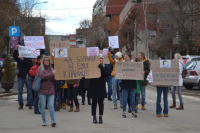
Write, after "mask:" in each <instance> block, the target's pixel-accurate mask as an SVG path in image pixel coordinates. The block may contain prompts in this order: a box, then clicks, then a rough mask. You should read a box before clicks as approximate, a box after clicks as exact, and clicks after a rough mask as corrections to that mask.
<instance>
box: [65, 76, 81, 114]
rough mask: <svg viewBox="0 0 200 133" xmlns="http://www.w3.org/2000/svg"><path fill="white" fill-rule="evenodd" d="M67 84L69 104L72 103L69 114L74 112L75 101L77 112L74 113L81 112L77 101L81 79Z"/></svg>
mask: <svg viewBox="0 0 200 133" xmlns="http://www.w3.org/2000/svg"><path fill="white" fill-rule="evenodd" d="M66 83H67V86H68V93H69V103H70V109H69V110H68V112H72V111H73V101H74V103H75V105H76V110H75V111H74V112H80V108H79V102H78V99H77V91H78V86H79V83H80V80H79V79H75V80H67V81H66Z"/></svg>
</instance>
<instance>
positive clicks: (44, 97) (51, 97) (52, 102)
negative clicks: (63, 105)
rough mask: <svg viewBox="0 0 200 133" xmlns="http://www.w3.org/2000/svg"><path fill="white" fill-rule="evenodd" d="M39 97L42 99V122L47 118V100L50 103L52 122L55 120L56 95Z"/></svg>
mask: <svg viewBox="0 0 200 133" xmlns="http://www.w3.org/2000/svg"><path fill="white" fill-rule="evenodd" d="M38 96H39V99H40V111H41V116H42V120H46V117H45V106H46V99H47V102H48V107H49V113H50V116H51V120H54V95H43V94H38Z"/></svg>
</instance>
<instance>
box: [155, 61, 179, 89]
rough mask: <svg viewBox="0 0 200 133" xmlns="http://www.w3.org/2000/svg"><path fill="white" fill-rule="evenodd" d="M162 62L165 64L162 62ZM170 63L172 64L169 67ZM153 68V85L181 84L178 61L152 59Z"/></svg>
mask: <svg viewBox="0 0 200 133" xmlns="http://www.w3.org/2000/svg"><path fill="white" fill-rule="evenodd" d="M165 61H167V62H165ZM161 62H162V63H164V64H162V63H161ZM167 64H168V65H167ZM165 65H167V66H165ZM169 65H170V66H171V67H170V68H169ZM151 70H152V78H153V82H152V83H151V84H152V85H179V63H178V61H176V60H172V61H171V60H152V61H151Z"/></svg>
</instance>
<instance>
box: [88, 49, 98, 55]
mask: <svg viewBox="0 0 200 133" xmlns="http://www.w3.org/2000/svg"><path fill="white" fill-rule="evenodd" d="M87 56H99V48H98V47H88V48H87Z"/></svg>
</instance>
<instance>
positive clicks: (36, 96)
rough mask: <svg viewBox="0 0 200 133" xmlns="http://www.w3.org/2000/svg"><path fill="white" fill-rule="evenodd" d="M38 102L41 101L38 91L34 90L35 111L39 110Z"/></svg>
mask: <svg viewBox="0 0 200 133" xmlns="http://www.w3.org/2000/svg"><path fill="white" fill-rule="evenodd" d="M38 102H39V97H38V92H36V91H34V111H35V112H38V111H39V107H38Z"/></svg>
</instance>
